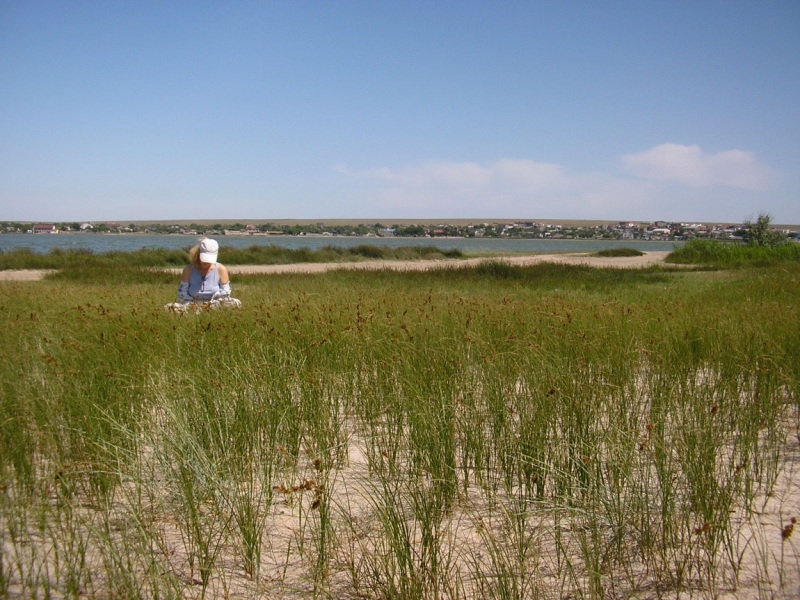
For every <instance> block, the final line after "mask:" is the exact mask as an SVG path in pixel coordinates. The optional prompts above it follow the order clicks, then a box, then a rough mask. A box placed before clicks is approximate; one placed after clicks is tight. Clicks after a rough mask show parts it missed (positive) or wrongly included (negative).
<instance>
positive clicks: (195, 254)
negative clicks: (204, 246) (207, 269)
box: [189, 240, 202, 269]
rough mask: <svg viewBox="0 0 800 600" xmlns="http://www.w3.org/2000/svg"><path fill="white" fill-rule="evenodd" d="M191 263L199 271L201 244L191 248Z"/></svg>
mask: <svg viewBox="0 0 800 600" xmlns="http://www.w3.org/2000/svg"><path fill="white" fill-rule="evenodd" d="M201 241H202V240H201ZM189 262H190V263H192V264H193V265H194V266H195V267H197V268H198V269H199V268H200V244H198V245H197V246H192V247H191V248H189Z"/></svg>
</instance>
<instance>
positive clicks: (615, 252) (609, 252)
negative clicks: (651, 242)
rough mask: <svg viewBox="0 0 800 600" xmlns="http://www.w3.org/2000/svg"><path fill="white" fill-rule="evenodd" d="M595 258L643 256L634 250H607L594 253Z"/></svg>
mask: <svg viewBox="0 0 800 600" xmlns="http://www.w3.org/2000/svg"><path fill="white" fill-rule="evenodd" d="M594 255H595V256H602V257H604V258H609V257H612V258H616V257H623V256H644V252H642V251H641V250H637V249H636V248H608V249H607V250H600V252H595V253H594Z"/></svg>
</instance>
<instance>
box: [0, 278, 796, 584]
mask: <svg viewBox="0 0 800 600" xmlns="http://www.w3.org/2000/svg"><path fill="white" fill-rule="evenodd" d="M115 269H116V268H115ZM66 270H67V269H65V271H66ZM85 270H86V271H87V272H88V271H92V272H93V273H95V274H94V275H92V276H86V277H85V278H83V279H80V280H74V281H72V280H69V279H61V280H58V281H52V280H46V281H43V282H36V283H2V284H0V287H2V290H3V294H2V297H1V298H0V326H2V327H3V331H4V332H5V333H4V335H3V337H2V338H0V352H2V357H3V358H2V360H0V382H2V383H0V391H1V393H0V411H2V413H1V414H2V419H0V538H2V544H0V593H2V594H4V595H6V596H15V595H22V596H25V597H45V596H47V595H50V596H62V597H110V596H113V597H127V598H144V597H165V598H173V597H179V596H181V597H193V598H201V597H218V596H219V597H222V596H225V595H226V594H227V595H237V596H239V597H253V598H255V597H263V596H279V595H295V596H298V597H322V596H344V595H348V594H351V595H355V594H365V595H368V596H374V597H392V598H441V597H442V596H446V597H459V598H468V597H491V598H557V597H566V596H572V597H576V596H580V597H585V598H602V597H610V596H626V597H629V596H647V595H648V594H651V593H653V592H652V590H659V592H658V593H659V594H663V595H664V596H675V595H680V594H685V595H691V596H695V597H708V598H712V597H716V596H718V595H720V594H723V593H728V592H736V593H738V592H742V593H747V594H751V595H754V596H759V595H760V596H761V597H767V596H770V597H787V598H788V597H792V596H793V595H794V594H795V593H797V592H800V555H798V552H797V551H796V549H795V546H794V545H793V544H794V541H793V540H794V537H792V536H791V532H790V533H789V534H782V532H784V531H786V527H788V524H789V523H791V519H792V518H793V517H794V518H796V517H797V515H798V514H800V506H798V505H797V504H796V498H797V497H798V495H797V492H798V490H797V483H796V477H795V475H794V474H795V473H796V468H797V457H796V452H795V451H794V448H795V447H796V445H795V444H796V432H797V428H798V426H799V425H800V419H799V416H800V412H799V411H800V398H799V397H798V391H800V367H799V366H798V365H800V354H799V353H800V342H798V339H800V269H798V267H797V265H794V264H792V263H785V264H782V265H780V266H774V267H762V268H741V269H735V270H727V271H720V272H714V273H710V272H701V271H685V270H680V271H679V270H675V271H671V270H669V269H648V270H643V271H614V270H604V269H589V268H587V267H572V266H566V265H536V266H533V267H527V268H513V267H510V266H508V265H497V266H492V267H489V266H480V267H476V268H466V269H457V270H448V269H441V270H437V271H433V272H428V273H393V272H380V271H379V272H349V271H348V272H332V273H328V274H325V275H322V276H305V275H285V276H271V277H266V276H252V275H250V276H246V277H244V276H243V277H240V278H236V279H235V280H234V288H235V289H236V293H237V296H238V297H240V298H241V299H242V300H243V302H244V308H242V309H241V310H237V311H230V312H214V313H203V314H198V315H176V314H170V313H165V312H164V311H163V310H162V309H161V306H162V305H163V304H164V302H166V301H169V300H170V299H171V298H172V296H173V294H174V281H165V280H163V279H162V278H161V275H158V274H156V273H151V274H149V275H142V276H141V277H138V276H137V277H129V278H123V279H121V280H113V281H112V280H109V281H104V280H103V278H102V277H101V274H102V272H103V271H104V267H87V268H86V269H85ZM142 273H146V272H144V271H142ZM765 523H767V525H765ZM773 523H774V524H773Z"/></svg>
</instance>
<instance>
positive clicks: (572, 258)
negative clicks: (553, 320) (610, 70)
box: [0, 251, 669, 281]
mask: <svg viewBox="0 0 800 600" xmlns="http://www.w3.org/2000/svg"><path fill="white" fill-rule="evenodd" d="M667 254H669V252H666V251H661V252H647V253H645V254H644V255H643V256H630V257H618V258H604V257H599V256H590V255H589V254H586V253H573V254H529V255H525V256H503V257H498V258H485V257H484V258H467V259H458V258H450V259H443V260H373V261H364V262H351V263H293V264H288V265H230V266H228V271H230V272H231V273H234V274H236V273H256V274H271V275H278V274H282V273H326V272H327V271H334V270H337V269H347V270H351V271H380V270H383V269H389V270H392V271H428V270H430V269H437V268H442V267H469V266H474V265H478V264H481V263H483V262H490V261H498V262H505V263H509V264H512V265H517V266H527V265H534V264H537V263H541V262H552V263H561V264H569V265H587V266H590V267H614V268H620V269H635V268H643V267H649V266H651V265H655V264H663V263H664V258H665V257H666V256H667ZM166 270H167V271H170V272H173V273H180V272H181V270H182V269H181V268H176V269H166ZM52 272H53V271H52V270H14V271H0V281H38V280H40V279H42V278H43V277H44V276H45V275H47V274H48V273H52Z"/></svg>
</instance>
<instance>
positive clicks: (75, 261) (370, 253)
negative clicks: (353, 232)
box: [0, 244, 463, 270]
mask: <svg viewBox="0 0 800 600" xmlns="http://www.w3.org/2000/svg"><path fill="white" fill-rule="evenodd" d="M187 252H188V247H187V248H186V249H185V250H166V249H163V248H143V249H141V250H136V251H132V252H124V251H109V252H101V253H95V252H92V251H90V250H86V249H77V250H62V249H60V248H54V249H52V250H50V251H49V252H48V253H46V254H39V253H36V252H33V251H32V250H30V249H28V248H22V249H16V250H10V251H0V270H7V269H70V268H111V267H116V268H123V267H124V268H148V267H178V266H183V265H185V264H186V263H187V262H188V254H187ZM462 256H463V254H462V253H461V251H460V250H458V249H455V248H453V249H450V250H442V249H439V248H436V247H435V246H402V247H399V248H385V247H382V246H376V245H369V244H361V245H359V246H354V247H352V248H338V247H334V246H325V247H323V248H320V249H319V250H310V249H308V248H299V249H296V250H293V249H290V248H283V247H281V246H274V245H270V246H258V245H253V246H249V247H247V248H233V247H231V246H222V247H221V248H220V251H219V261H220V262H221V263H223V264H227V265H272V264H288V263H304V262H342V261H352V260H364V259H378V258H380V259H389V260H421V259H441V258H460V257H462Z"/></svg>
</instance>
